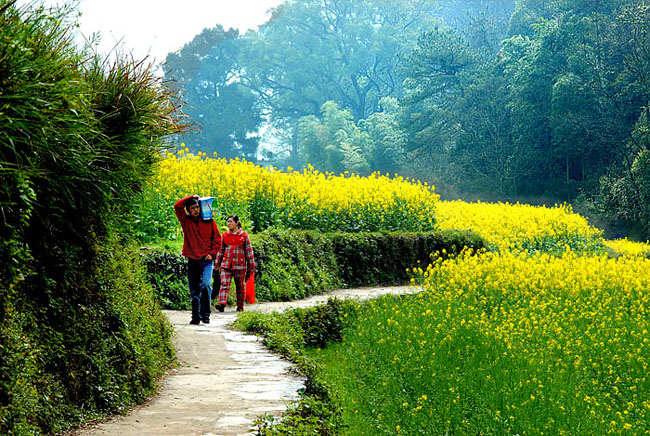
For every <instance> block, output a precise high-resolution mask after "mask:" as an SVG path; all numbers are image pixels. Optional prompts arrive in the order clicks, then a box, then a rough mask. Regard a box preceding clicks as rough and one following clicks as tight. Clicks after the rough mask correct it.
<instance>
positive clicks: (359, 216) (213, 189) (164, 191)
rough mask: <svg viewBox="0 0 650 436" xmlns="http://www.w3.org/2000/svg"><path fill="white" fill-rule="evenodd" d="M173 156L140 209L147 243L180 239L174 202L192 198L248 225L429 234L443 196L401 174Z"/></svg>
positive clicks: (139, 226)
mask: <svg viewBox="0 0 650 436" xmlns="http://www.w3.org/2000/svg"><path fill="white" fill-rule="evenodd" d="M184 150H185V149H183V150H180V151H179V152H178V153H177V154H168V155H166V157H165V158H164V159H163V160H162V161H161V162H160V163H159V164H158V166H157V171H156V173H155V175H154V177H153V179H152V181H151V183H150V185H149V186H148V188H147V189H146V190H145V192H144V194H143V195H142V196H141V197H140V198H139V199H138V202H139V207H138V208H137V209H136V210H135V213H136V217H137V221H136V223H137V224H136V227H135V228H136V233H137V234H138V235H141V239H142V240H143V241H144V242H149V241H156V240H158V239H159V238H160V237H161V236H162V237H175V238H178V237H180V233H179V232H180V226H179V225H178V223H177V222H176V217H175V216H174V214H173V213H172V209H171V206H172V205H173V202H174V201H176V200H177V199H179V198H183V197H186V196H187V195H192V194H195V193H196V194H200V195H201V196H203V195H206V196H207V195H209V196H212V197H215V199H214V201H213V215H214V217H215V219H216V220H217V222H221V220H222V219H225V217H227V216H229V215H231V214H233V213H236V214H237V215H239V217H240V219H241V221H242V223H243V225H244V228H245V229H250V230H251V231H252V232H259V231H262V230H264V229H265V228H267V226H271V225H272V226H274V227H277V228H280V229H305V230H321V231H324V232H328V231H330V232H331V231H344V232H352V231H371V232H372V231H380V230H386V231H397V230H409V231H428V230H432V229H433V228H434V224H435V207H436V204H437V200H438V196H437V195H436V194H435V190H434V187H433V186H429V185H427V184H426V183H421V182H419V181H415V180H409V179H404V178H403V177H399V176H397V175H395V176H394V177H390V176H389V175H383V174H379V173H373V174H372V175H370V176H368V177H361V176H359V175H357V174H352V173H347V172H345V173H343V174H339V175H335V174H333V173H321V172H319V171H317V170H315V169H313V167H309V168H307V169H305V170H303V171H302V172H299V171H293V169H292V168H288V169H287V172H284V171H280V170H278V169H276V168H273V167H270V168H263V167H261V166H257V165H253V164H252V163H250V162H246V161H243V160H239V159H236V160H231V161H227V160H226V159H217V158H208V157H207V156H205V155H204V154H202V153H201V154H199V155H193V154H187V153H186V152H185V151H184Z"/></svg>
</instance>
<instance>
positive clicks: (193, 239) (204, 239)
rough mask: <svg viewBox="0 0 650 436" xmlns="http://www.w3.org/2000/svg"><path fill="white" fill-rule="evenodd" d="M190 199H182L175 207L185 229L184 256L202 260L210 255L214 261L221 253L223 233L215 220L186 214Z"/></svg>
mask: <svg viewBox="0 0 650 436" xmlns="http://www.w3.org/2000/svg"><path fill="white" fill-rule="evenodd" d="M190 198H192V197H191V196H190V197H185V198H182V199H180V200H178V201H177V202H176V204H175V205H174V212H176V217H177V218H178V221H180V223H181V227H182V228H183V256H185V257H187V258H190V259H195V260H201V259H204V258H205V256H207V255H208V254H209V255H211V256H212V259H213V260H214V259H215V258H216V257H217V254H218V253H219V251H221V233H219V228H218V227H217V223H215V222H214V220H213V219H211V220H202V219H201V218H200V217H197V218H192V217H191V216H189V215H188V214H187V213H185V203H186V202H187V201H188V200H189V199H190Z"/></svg>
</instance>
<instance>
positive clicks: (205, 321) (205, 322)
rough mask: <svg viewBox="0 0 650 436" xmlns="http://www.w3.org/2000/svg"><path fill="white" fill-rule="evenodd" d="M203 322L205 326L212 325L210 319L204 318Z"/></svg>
mask: <svg viewBox="0 0 650 436" xmlns="http://www.w3.org/2000/svg"><path fill="white" fill-rule="evenodd" d="M201 321H203V324H210V318H203V319H202V320H201Z"/></svg>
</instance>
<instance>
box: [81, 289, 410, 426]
mask: <svg viewBox="0 0 650 436" xmlns="http://www.w3.org/2000/svg"><path fill="white" fill-rule="evenodd" d="M413 290H414V289H413V288H411V287H407V286H402V287H381V288H358V289H341V290H337V291H334V292H331V293H328V294H324V295H318V296H313V297H310V298H307V299H304V300H300V301H292V302H286V303H259V304H253V305H248V306H247V307H246V310H255V311H261V312H266V313H270V312H273V311H283V310H286V309H288V308H294V307H309V306H314V305H317V304H320V303H323V302H325V301H327V299H328V298H329V297H330V296H337V297H339V298H362V299H365V298H374V297H378V296H381V295H385V294H389V293H392V294H400V293H408V292H412V291H413ZM165 315H166V316H167V317H168V318H169V320H170V322H171V323H172V324H173V325H174V330H175V331H176V337H175V340H174V346H175V348H176V357H177V360H178V361H179V362H180V366H179V367H177V368H174V369H172V370H171V371H170V372H169V374H168V375H167V376H165V377H164V378H163V380H162V382H161V387H160V390H159V394H158V395H157V396H155V397H154V398H152V399H151V400H150V401H149V402H147V403H146V404H144V405H142V406H139V407H137V408H136V409H134V410H133V411H132V412H131V413H129V414H128V415H126V416H118V417H115V418H113V419H111V420H110V421H108V422H105V423H101V424H97V425H95V426H92V427H90V428H87V429H85V430H81V431H78V432H75V433H74V434H76V435H78V436H107V435H111V436H112V435H124V436H126V435H129V436H131V435H132V436H135V435H138V436H141V435H161V436H162V435H175V436H177V435H188V436H189V435H200V436H235V435H246V434H249V435H250V434H251V433H250V432H252V431H254V430H255V429H254V427H253V421H254V420H255V418H256V417H258V416H259V415H267V414H272V415H274V416H279V415H281V414H282V412H283V411H284V410H285V407H286V402H287V401H291V400H294V399H296V398H297V396H298V395H297V391H298V390H299V389H300V388H301V387H302V386H303V379H302V378H301V377H298V376H296V375H294V374H291V371H290V368H291V364H290V363H289V362H287V361H285V360H283V359H281V358H280V357H278V356H276V355H274V354H271V353H270V352H269V351H268V350H267V349H266V348H265V347H264V346H263V345H262V343H261V340H260V339H259V338H257V337H256V336H253V335H249V334H245V333H242V332H239V331H235V330H231V329H230V328H229V325H230V324H231V323H232V322H233V321H234V320H235V317H236V314H235V312H234V311H233V310H232V309H231V308H228V309H226V312H225V313H213V314H212V320H211V321H212V322H211V323H210V324H201V325H198V326H196V325H189V324H188V321H189V319H190V313H189V312H188V311H165Z"/></svg>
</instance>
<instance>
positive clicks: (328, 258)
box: [142, 230, 485, 309]
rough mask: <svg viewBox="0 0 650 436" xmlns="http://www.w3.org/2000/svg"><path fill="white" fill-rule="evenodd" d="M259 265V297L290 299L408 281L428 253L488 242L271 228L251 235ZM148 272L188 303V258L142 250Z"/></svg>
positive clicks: (463, 235) (165, 297)
mask: <svg viewBox="0 0 650 436" xmlns="http://www.w3.org/2000/svg"><path fill="white" fill-rule="evenodd" d="M251 241H252V243H253V249H254V251H255V258H256V262H257V266H256V269H255V285H256V295H257V299H258V300H259V301H289V300H295V299H300V298H304V297H307V296H309V295H314V294H320V293H323V292H326V291H329V290H332V289H335V288H339V287H356V286H371V285H396V284H403V283H406V282H408V280H409V278H410V275H409V272H408V270H410V269H411V268H413V267H417V266H418V265H421V266H423V267H424V266H426V265H428V264H429V262H430V255H431V253H434V252H442V251H443V250H445V252H446V253H447V255H454V254H457V253H459V252H460V251H461V250H462V249H463V248H464V247H470V248H473V249H480V248H485V242H484V241H483V239H482V238H481V237H480V236H479V235H477V234H476V233H473V232H467V231H455V230H449V231H436V232H427V233H320V232H316V231H299V230H269V231H266V232H262V233H257V234H254V235H251ZM142 253H143V256H144V257H145V263H146V265H147V267H148V270H149V277H150V279H151V281H152V283H153V284H154V286H155V287H156V289H157V292H158V295H159V298H160V300H161V302H162V304H163V305H165V307H166V308H170V309H186V308H187V307H188V306H187V305H188V302H189V291H188V290H187V284H186V278H185V277H186V261H185V258H183V257H182V256H180V255H179V254H172V253H169V252H166V251H163V250H158V249H147V250H143V252H142Z"/></svg>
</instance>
